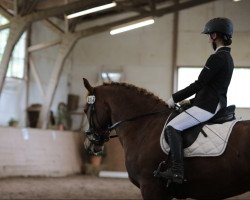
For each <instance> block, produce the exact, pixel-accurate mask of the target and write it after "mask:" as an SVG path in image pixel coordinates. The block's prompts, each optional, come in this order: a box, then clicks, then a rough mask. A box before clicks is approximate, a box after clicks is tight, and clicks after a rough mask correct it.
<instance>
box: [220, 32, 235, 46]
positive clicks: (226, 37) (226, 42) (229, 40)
mask: <svg viewBox="0 0 250 200" xmlns="http://www.w3.org/2000/svg"><path fill="white" fill-rule="evenodd" d="M216 34H217V36H218V37H219V38H220V39H221V40H222V42H223V44H224V45H225V46H229V45H231V44H232V38H231V37H230V36H229V35H225V34H222V33H218V32H217V33H216Z"/></svg>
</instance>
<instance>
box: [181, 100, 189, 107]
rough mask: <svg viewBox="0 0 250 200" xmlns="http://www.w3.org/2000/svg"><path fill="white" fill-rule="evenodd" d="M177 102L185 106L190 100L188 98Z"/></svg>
mask: <svg viewBox="0 0 250 200" xmlns="http://www.w3.org/2000/svg"><path fill="white" fill-rule="evenodd" d="M179 104H180V106H187V105H190V104H191V102H190V100H188V99H185V100H183V101H181V102H179Z"/></svg>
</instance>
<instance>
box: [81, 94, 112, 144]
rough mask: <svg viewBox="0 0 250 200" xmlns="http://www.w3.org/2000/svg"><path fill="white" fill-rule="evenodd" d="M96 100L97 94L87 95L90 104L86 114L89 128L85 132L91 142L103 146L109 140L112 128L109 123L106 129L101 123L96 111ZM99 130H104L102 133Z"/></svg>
mask: <svg viewBox="0 0 250 200" xmlns="http://www.w3.org/2000/svg"><path fill="white" fill-rule="evenodd" d="M95 100H96V98H95V95H90V96H88V97H87V104H88V105H89V108H88V111H87V113H86V114H87V116H88V119H89V129H88V130H86V131H85V133H86V136H87V138H88V139H89V141H90V142H92V143H93V144H95V145H99V146H102V145H103V144H104V143H105V142H107V141H109V139H110V132H111V130H110V129H109V125H108V126H107V127H106V128H104V129H103V128H102V126H101V125H100V121H99V119H98V116H97V113H96V108H95ZM95 121H96V123H97V126H96V124H95ZM99 132H102V134H100V133H99Z"/></svg>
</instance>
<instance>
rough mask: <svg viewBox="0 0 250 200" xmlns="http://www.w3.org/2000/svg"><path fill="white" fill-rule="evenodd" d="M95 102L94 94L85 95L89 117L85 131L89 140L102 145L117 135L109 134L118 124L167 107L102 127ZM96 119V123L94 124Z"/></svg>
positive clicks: (165, 110)
mask: <svg viewBox="0 0 250 200" xmlns="http://www.w3.org/2000/svg"><path fill="white" fill-rule="evenodd" d="M95 102H96V97H95V95H94V94H93V95H89V96H87V104H88V105H89V107H88V110H87V113H86V114H87V117H88V119H89V129H88V130H86V131H85V133H86V136H87V138H88V139H89V141H90V142H92V143H93V144H94V145H99V146H102V145H103V144H104V143H105V142H108V141H109V140H110V139H111V138H115V137H118V135H117V134H116V135H111V131H112V130H114V129H116V128H117V127H118V126H120V125H121V124H123V123H125V122H129V121H134V120H137V119H140V118H143V117H147V116H151V115H156V114H163V113H166V112H167V109H164V110H161V111H156V112H149V113H144V114H141V115H137V116H135V117H131V118H128V119H125V120H121V121H118V122H116V123H114V124H112V123H111V122H110V123H109V124H108V125H107V126H106V127H105V128H103V127H102V126H101V124H100V122H99V120H98V116H97V112H96V108H95ZM95 121H96V124H95ZM100 133H102V134H100Z"/></svg>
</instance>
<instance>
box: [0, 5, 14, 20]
mask: <svg viewBox="0 0 250 200" xmlns="http://www.w3.org/2000/svg"><path fill="white" fill-rule="evenodd" d="M0 13H1V14H2V15H3V16H4V17H5V18H7V19H11V18H12V17H13V15H12V14H11V13H10V12H9V11H8V10H7V9H6V8H5V7H3V6H2V5H1V4H0Z"/></svg>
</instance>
